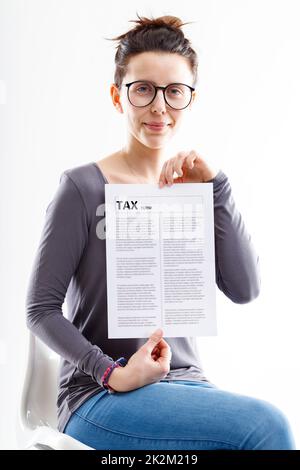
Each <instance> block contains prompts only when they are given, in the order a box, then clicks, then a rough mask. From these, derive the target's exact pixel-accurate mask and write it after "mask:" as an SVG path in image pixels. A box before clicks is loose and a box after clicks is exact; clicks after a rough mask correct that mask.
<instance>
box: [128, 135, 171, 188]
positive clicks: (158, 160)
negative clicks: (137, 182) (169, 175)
mask: <svg viewBox="0 0 300 470" xmlns="http://www.w3.org/2000/svg"><path fill="white" fill-rule="evenodd" d="M119 156H120V158H121V159H122V160H123V161H125V164H126V165H127V166H128V167H129V169H130V170H131V172H132V173H133V174H134V175H136V176H137V177H140V178H141V179H143V180H146V181H153V182H156V183H158V180H159V176H160V173H161V170H162V166H163V164H164V162H165V159H166V156H165V150H164V149H161V148H160V149H151V148H149V147H145V146H143V145H141V144H140V143H139V145H130V144H128V145H126V146H125V147H123V148H122V149H121V150H120V152H119Z"/></svg>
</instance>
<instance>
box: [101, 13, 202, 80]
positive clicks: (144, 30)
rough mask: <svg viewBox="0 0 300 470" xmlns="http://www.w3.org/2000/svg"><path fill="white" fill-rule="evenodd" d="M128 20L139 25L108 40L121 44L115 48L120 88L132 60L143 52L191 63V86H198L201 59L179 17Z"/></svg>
mask: <svg viewBox="0 0 300 470" xmlns="http://www.w3.org/2000/svg"><path fill="white" fill-rule="evenodd" d="M137 16H138V18H139V19H138V20H129V21H130V22H134V23H137V26H135V27H134V28H133V29H131V30H129V31H128V32H126V33H124V34H121V35H120V36H117V37H115V38H105V39H108V40H111V41H119V44H118V45H117V46H116V49H117V52H116V55H115V64H116V69H115V74H114V83H115V84H116V86H117V87H118V88H119V89H120V88H121V85H122V82H123V78H124V76H125V75H126V72H127V65H128V62H129V59H130V57H132V56H134V55H137V54H139V53H141V52H147V51H161V52H170V53H173V54H175V53H176V54H179V55H181V56H183V57H186V58H187V59H188V60H189V63H190V66H191V71H192V74H193V77H194V80H193V84H192V86H195V84H196V83H197V68H198V57H197V54H196V52H195V51H194V49H192V47H191V44H190V41H189V40H188V39H187V38H185V36H184V34H183V32H182V31H181V29H180V28H181V27H182V26H183V25H185V24H189V23H182V21H181V19H180V18H178V17H176V16H160V17H159V18H145V17H140V16H139V14H138V13H137Z"/></svg>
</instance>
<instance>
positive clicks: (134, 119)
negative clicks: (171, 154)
mask: <svg viewBox="0 0 300 470" xmlns="http://www.w3.org/2000/svg"><path fill="white" fill-rule="evenodd" d="M135 80H148V81H150V82H152V83H153V84H154V85H158V86H167V85H169V84H170V83H184V84H186V85H189V86H193V75H192V71H191V68H190V65H189V62H188V60H187V59H186V58H184V57H182V56H180V55H179V54H171V53H160V52H159V53H157V52H143V53H140V54H138V55H136V56H134V57H131V59H130V61H129V64H128V69H127V73H126V75H125V77H124V79H123V85H122V87H121V92H120V93H119V90H118V89H117V87H116V85H114V84H113V85H112V86H111V96H112V99H113V103H114V105H115V107H116V108H117V110H118V111H119V112H121V113H124V114H125V116H126V122H127V128H128V132H129V133H130V134H131V135H132V136H134V137H135V138H136V139H137V140H138V141H140V142H141V143H142V144H144V145H145V146H147V147H150V148H153V149H157V148H161V147H164V146H165V145H166V143H167V142H168V141H169V140H170V139H171V138H172V137H173V135H174V134H175V133H176V132H177V130H178V128H179V126H180V123H181V121H182V119H183V117H184V115H185V114H186V113H187V112H189V111H190V109H191V105H192V102H193V101H194V98H195V92H193V95H192V100H191V103H190V104H189V106H187V107H186V108H185V109H182V110H176V109H173V108H171V107H170V106H168V105H167V104H166V102H165V100H164V97H163V92H162V90H158V91H157V94H156V97H155V99H154V101H152V103H150V104H149V105H148V106H145V107H140V108H138V107H135V106H133V105H132V104H131V103H130V102H129V100H128V98H127V87H126V86H124V84H125V83H130V82H133V81H135ZM153 121H154V122H165V123H166V124H167V125H166V126H165V127H164V128H163V129H162V130H159V131H157V130H153V129H150V128H149V127H147V126H146V125H145V123H150V122H153Z"/></svg>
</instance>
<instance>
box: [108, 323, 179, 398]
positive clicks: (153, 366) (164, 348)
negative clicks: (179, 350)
mask: <svg viewBox="0 0 300 470" xmlns="http://www.w3.org/2000/svg"><path fill="white" fill-rule="evenodd" d="M171 357H172V353H171V348H170V346H169V345H168V343H167V342H166V341H165V340H164V339H163V331H162V329H161V328H159V329H158V330H155V331H154V332H153V333H152V335H151V336H150V337H149V339H148V341H147V342H146V343H145V344H143V346H141V347H140V348H139V349H138V350H137V351H136V352H135V353H134V354H133V355H132V356H131V357H130V359H129V361H128V362H127V364H126V366H125V367H117V368H115V369H114V370H113V371H112V373H111V375H110V377H109V380H108V384H109V385H110V386H111V387H112V388H113V389H115V390H116V391H117V392H128V391H130V390H135V389H136V388H140V387H143V386H144V385H148V384H150V383H154V382H157V381H159V380H161V379H163V378H164V377H165V376H166V375H167V374H168V372H169V371H170V362H171Z"/></svg>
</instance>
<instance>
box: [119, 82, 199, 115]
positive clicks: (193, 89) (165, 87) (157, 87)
mask: <svg viewBox="0 0 300 470" xmlns="http://www.w3.org/2000/svg"><path fill="white" fill-rule="evenodd" d="M138 82H141V83H147V82H148V83H150V84H151V85H152V86H153V87H154V88H155V93H154V96H153V98H152V100H151V101H150V102H149V103H148V104H144V105H143V106H137V105H136V104H133V103H132V102H131V101H130V98H129V87H130V85H132V84H133V83H138ZM171 85H184V86H187V87H188V88H189V89H190V90H191V97H190V101H189V102H188V104H187V105H186V106H184V107H183V108H174V106H171V105H170V104H169V103H168V101H167V98H166V95H165V92H166V89H167V88H169V86H171ZM124 86H126V87H127V97H128V100H129V102H130V103H131V104H132V106H135V107H136V108H145V107H146V106H149V104H151V103H153V101H154V100H155V97H156V95H157V90H162V91H163V95H164V100H165V103H166V104H167V105H168V106H170V108H172V109H176V110H178V111H180V110H182V109H185V108H187V107H188V105H189V104H190V102H191V101H192V92H193V91H195V88H193V87H192V86H190V85H187V84H186V83H180V82H176V83H170V84H169V85H167V86H157V85H154V83H152V82H151V81H150V80H135V81H134V82H130V83H124Z"/></svg>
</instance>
